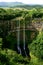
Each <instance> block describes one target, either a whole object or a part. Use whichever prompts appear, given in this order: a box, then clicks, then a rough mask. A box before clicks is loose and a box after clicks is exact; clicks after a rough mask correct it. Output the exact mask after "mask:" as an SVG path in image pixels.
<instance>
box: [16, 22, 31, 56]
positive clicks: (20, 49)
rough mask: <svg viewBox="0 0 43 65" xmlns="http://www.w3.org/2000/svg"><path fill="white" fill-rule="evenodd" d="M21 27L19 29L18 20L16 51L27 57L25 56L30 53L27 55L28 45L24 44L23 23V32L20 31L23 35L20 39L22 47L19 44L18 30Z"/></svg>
mask: <svg viewBox="0 0 43 65" xmlns="http://www.w3.org/2000/svg"><path fill="white" fill-rule="evenodd" d="M20 30H21V29H20V22H19V24H18V27H17V50H18V51H17V52H18V53H19V54H22V56H25V57H27V56H29V57H30V55H29V53H30V52H29V49H28V45H27V44H26V42H25V23H24V24H23V32H22V35H23V39H22V42H23V45H22V47H21V46H20V43H21V42H20V39H21V38H20V33H21V31H20Z"/></svg>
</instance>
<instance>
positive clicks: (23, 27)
mask: <svg viewBox="0 0 43 65" xmlns="http://www.w3.org/2000/svg"><path fill="white" fill-rule="evenodd" d="M23 44H24V45H23V48H24V51H25V55H26V56H27V53H26V50H25V46H26V45H25V22H24V24H23Z"/></svg>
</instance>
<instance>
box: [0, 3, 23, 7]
mask: <svg viewBox="0 0 43 65" xmlns="http://www.w3.org/2000/svg"><path fill="white" fill-rule="evenodd" d="M18 5H23V3H21V2H0V7H13V6H18Z"/></svg>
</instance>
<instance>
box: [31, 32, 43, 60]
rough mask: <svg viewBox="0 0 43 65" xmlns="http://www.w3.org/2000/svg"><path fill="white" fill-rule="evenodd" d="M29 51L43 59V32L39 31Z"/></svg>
mask: <svg viewBox="0 0 43 65" xmlns="http://www.w3.org/2000/svg"><path fill="white" fill-rule="evenodd" d="M30 48H31V52H32V53H33V54H34V55H35V56H37V57H38V58H41V59H43V32H41V33H39V35H38V36H37V37H36V40H34V41H33V42H32V44H31V46H30Z"/></svg>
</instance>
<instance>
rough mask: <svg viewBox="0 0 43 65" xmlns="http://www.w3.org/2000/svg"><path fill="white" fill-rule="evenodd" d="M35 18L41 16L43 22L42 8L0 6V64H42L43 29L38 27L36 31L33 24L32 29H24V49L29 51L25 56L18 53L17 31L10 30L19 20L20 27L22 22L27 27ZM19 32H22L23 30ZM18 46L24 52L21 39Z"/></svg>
mask: <svg viewBox="0 0 43 65" xmlns="http://www.w3.org/2000/svg"><path fill="white" fill-rule="evenodd" d="M35 18H36V19H39V18H41V19H42V20H41V21H40V20H39V21H40V22H43V8H39V9H38V8H33V9H31V10H28V9H22V8H6V9H4V8H0V65H43V29H42V28H41V29H42V30H40V29H39V31H38V30H37V29H36V28H35V27H34V26H33V27H32V29H33V30H32V29H29V30H26V31H25V34H26V40H25V42H26V51H29V56H27V57H26V56H24V55H22V54H18V49H17V32H11V30H12V29H13V28H14V27H15V26H17V25H18V24H17V22H19V21H20V25H21V27H22V26H23V24H24V23H25V27H27V26H31V23H34V22H37V20H36V21H35ZM8 21H9V22H8ZM33 21H34V22H33ZM39 21H38V22H39ZM4 22H5V23H4ZM12 22H13V23H15V25H14V24H12ZM39 24H40V23H39ZM13 26H14V27H13ZM20 32H22V34H23V31H20ZM22 34H21V36H20V37H21V38H22ZM20 47H21V50H22V51H23V54H24V50H23V39H21V40H20ZM27 47H28V48H27ZM28 49H29V50H28ZM27 53H28V52H27Z"/></svg>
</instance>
